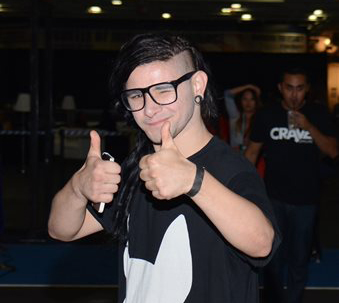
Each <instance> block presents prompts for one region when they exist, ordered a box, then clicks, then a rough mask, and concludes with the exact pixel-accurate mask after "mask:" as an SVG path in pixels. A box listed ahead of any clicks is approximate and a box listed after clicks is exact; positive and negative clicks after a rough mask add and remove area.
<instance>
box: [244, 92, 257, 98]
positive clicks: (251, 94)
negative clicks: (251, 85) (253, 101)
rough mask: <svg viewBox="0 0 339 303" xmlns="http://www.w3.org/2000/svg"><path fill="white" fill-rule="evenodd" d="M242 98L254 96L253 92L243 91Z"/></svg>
mask: <svg viewBox="0 0 339 303" xmlns="http://www.w3.org/2000/svg"><path fill="white" fill-rule="evenodd" d="M242 96H243V97H244V98H254V95H253V92H252V91H250V90H246V91H244V93H243V95H242Z"/></svg>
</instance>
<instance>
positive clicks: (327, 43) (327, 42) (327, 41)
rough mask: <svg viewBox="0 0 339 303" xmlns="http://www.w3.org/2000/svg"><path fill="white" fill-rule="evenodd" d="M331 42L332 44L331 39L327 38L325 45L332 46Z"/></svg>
mask: <svg viewBox="0 0 339 303" xmlns="http://www.w3.org/2000/svg"><path fill="white" fill-rule="evenodd" d="M331 42H332V41H331V39H330V38H325V40H324V44H325V45H327V46H328V45H330V44H331Z"/></svg>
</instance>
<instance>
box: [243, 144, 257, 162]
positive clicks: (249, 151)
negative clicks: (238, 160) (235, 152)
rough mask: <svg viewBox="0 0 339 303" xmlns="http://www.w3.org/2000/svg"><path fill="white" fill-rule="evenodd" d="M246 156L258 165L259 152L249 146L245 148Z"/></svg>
mask: <svg viewBox="0 0 339 303" xmlns="http://www.w3.org/2000/svg"><path fill="white" fill-rule="evenodd" d="M244 156H245V157H246V158H247V160H249V161H250V162H251V163H252V164H253V165H256V163H257V159H258V153H257V152H256V151H253V150H252V149H250V148H249V147H248V148H247V149H246V150H245V153H244Z"/></svg>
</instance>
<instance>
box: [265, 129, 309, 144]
mask: <svg viewBox="0 0 339 303" xmlns="http://www.w3.org/2000/svg"><path fill="white" fill-rule="evenodd" d="M270 136H271V138H272V139H273V140H290V139H294V142H295V143H313V139H312V137H311V135H310V133H309V131H307V130H303V129H299V128H297V129H288V128H287V127H274V128H272V129H271V131H270Z"/></svg>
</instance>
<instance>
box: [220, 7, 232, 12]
mask: <svg viewBox="0 0 339 303" xmlns="http://www.w3.org/2000/svg"><path fill="white" fill-rule="evenodd" d="M220 11H221V13H223V14H231V13H232V9H231V8H229V7H223V8H222V9H221V10H220Z"/></svg>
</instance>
